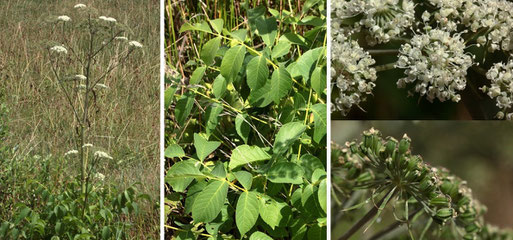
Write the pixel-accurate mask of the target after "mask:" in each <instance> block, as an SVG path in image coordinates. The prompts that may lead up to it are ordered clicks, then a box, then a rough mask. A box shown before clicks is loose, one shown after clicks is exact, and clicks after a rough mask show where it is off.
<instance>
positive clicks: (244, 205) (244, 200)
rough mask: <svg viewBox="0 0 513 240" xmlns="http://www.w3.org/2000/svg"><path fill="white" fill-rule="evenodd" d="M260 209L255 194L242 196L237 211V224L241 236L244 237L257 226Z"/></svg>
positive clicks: (249, 193)
mask: <svg viewBox="0 0 513 240" xmlns="http://www.w3.org/2000/svg"><path fill="white" fill-rule="evenodd" d="M259 207H260V205H259V201H258V198H257V195H256V194H255V193H254V192H243V193H242V194H241V195H240V197H239V200H237V207H236V211H235V223H236V224H237V228H238V229H239V232H240V235H241V236H244V234H246V233H247V232H248V231H249V230H250V229H251V228H252V227H253V226H254V225H255V223H256V221H257V219H258V212H259Z"/></svg>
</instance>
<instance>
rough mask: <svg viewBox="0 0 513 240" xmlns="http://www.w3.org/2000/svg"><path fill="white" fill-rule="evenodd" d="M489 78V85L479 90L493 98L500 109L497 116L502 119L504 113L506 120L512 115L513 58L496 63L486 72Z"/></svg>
mask: <svg viewBox="0 0 513 240" xmlns="http://www.w3.org/2000/svg"><path fill="white" fill-rule="evenodd" d="M486 78H487V79H489V80H490V82H491V84H490V86H489V87H488V86H483V87H482V88H481V90H482V91H483V92H485V93H486V94H487V95H488V96H489V97H490V98H492V99H495V101H496V106H497V107H498V108H499V109H501V111H499V112H498V113H497V116H496V117H497V118H499V119H503V118H504V116H505V115H506V117H507V119H508V120H511V117H512V113H511V111H512V109H511V108H512V105H513V59H512V60H510V61H509V62H508V63H506V64H504V63H496V64H494V65H493V66H492V67H491V68H490V70H488V72H487V73H486Z"/></svg>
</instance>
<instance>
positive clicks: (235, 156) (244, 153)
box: [228, 145, 271, 170]
mask: <svg viewBox="0 0 513 240" xmlns="http://www.w3.org/2000/svg"><path fill="white" fill-rule="evenodd" d="M268 159H271V156H270V155H269V154H267V153H266V152H265V151H264V150H262V149H261V148H259V147H257V146H249V145H240V146H238V147H236V148H235V149H233V151H232V156H231V157H230V164H229V165H228V167H229V168H230V170H232V169H234V168H237V167H239V166H243V165H246V164H248V163H253V162H259V161H265V160H268Z"/></svg>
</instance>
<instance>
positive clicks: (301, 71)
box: [291, 47, 324, 90]
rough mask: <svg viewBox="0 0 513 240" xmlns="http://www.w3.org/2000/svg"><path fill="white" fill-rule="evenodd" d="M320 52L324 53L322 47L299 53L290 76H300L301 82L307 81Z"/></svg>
mask: <svg viewBox="0 0 513 240" xmlns="http://www.w3.org/2000/svg"><path fill="white" fill-rule="evenodd" d="M321 53H324V47H318V48H314V49H311V50H308V51H306V52H305V53H304V54H303V55H301V57H299V58H298V59H297V61H296V65H295V66H294V69H293V70H292V72H291V75H292V77H297V76H301V77H302V78H303V82H305V83H306V82H308V80H309V79H310V74H311V73H312V72H313V70H314V69H315V67H316V63H317V60H318V59H319V56H320V55H321ZM314 90H315V89H314Z"/></svg>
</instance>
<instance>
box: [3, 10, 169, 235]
mask: <svg viewBox="0 0 513 240" xmlns="http://www.w3.org/2000/svg"><path fill="white" fill-rule="evenodd" d="M80 2H81V3H84V4H87V5H89V6H94V7H95V8H97V9H99V12H100V13H101V14H102V15H106V16H112V17H114V18H116V19H117V20H118V22H121V23H124V24H126V25H128V26H130V28H131V29H132V31H133V36H134V38H135V40H138V41H140V42H142V43H143V44H144V46H145V48H144V53H143V54H139V55H138V57H137V58H133V59H131V60H130V61H129V62H128V64H126V65H125V66H121V67H120V68H118V69H117V70H115V71H113V72H112V73H111V74H110V75H109V76H108V77H107V78H106V80H105V83H106V84H107V85H108V86H109V87H110V90H109V91H108V93H107V94H105V95H103V96H101V97H100V98H99V99H98V102H97V105H96V106H95V108H93V109H92V110H93V111H95V114H94V116H95V121H94V123H93V125H92V126H91V133H92V136H91V142H93V143H94V144H95V145H96V146H101V147H103V148H105V149H106V150H107V151H108V152H110V153H111V155H112V156H113V157H114V158H115V160H114V161H112V162H109V163H106V164H104V165H103V168H104V170H103V171H104V172H106V173H107V174H106V175H107V178H108V179H110V180H111V181H115V182H117V183H119V184H122V185H125V186H126V185H129V184H132V183H135V182H141V183H142V187H139V189H140V190H141V191H143V192H146V193H148V194H150V195H151V196H152V199H154V201H155V202H157V201H158V196H159V174H158V172H159V151H158V150H159V144H158V142H159V114H158V113H159V1H158V0H149V1H148V0H130V1H126V0H108V1H107V0H102V1H94V0H90V1H87V0H84V1H64V0H2V1H0V8H1V9H2V11H0V29H2V34H1V35H0V89H2V91H4V92H5V93H7V94H6V97H5V98H6V99H5V100H6V103H7V105H8V107H9V109H10V112H9V115H8V118H9V119H10V123H9V125H10V126H9V128H10V135H9V136H8V137H7V140H6V142H5V144H7V145H10V146H17V147H18V149H20V151H22V154H27V155H32V154H41V155H47V154H52V155H55V156H60V155H62V154H63V153H64V152H66V151H68V150H69V149H72V148H73V147H72V146H73V142H72V139H73V138H72V137H73V129H72V123H73V116H72V114H71V112H70V108H69V106H68V105H67V103H66V101H65V98H64V95H63V94H61V93H60V90H59V88H58V86H57V84H55V82H54V81H53V79H52V73H51V69H50V67H49V59H48V56H46V51H45V49H44V44H43V42H44V41H46V40H51V39H54V38H55V36H54V35H53V34H52V33H51V32H50V31H49V29H50V27H49V26H48V24H47V23H45V22H46V20H47V19H48V18H50V17H51V16H56V15H61V14H66V13H67V12H69V11H72V9H73V5H74V4H76V3H80ZM120 159H122V160H123V163H122V164H120V165H119V164H117V162H118V161H119V160H120ZM143 209H144V210H146V212H147V213H146V215H144V216H142V218H141V219H136V222H137V225H138V227H137V228H136V229H134V230H133V231H134V235H136V236H137V235H138V236H145V237H144V238H147V237H148V234H149V233H150V232H151V233H152V234H151V235H152V236H153V237H156V236H158V221H159V218H158V209H154V208H153V206H149V205H148V206H143ZM153 211H154V212H153Z"/></svg>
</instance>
